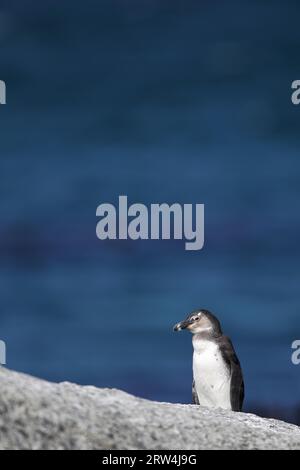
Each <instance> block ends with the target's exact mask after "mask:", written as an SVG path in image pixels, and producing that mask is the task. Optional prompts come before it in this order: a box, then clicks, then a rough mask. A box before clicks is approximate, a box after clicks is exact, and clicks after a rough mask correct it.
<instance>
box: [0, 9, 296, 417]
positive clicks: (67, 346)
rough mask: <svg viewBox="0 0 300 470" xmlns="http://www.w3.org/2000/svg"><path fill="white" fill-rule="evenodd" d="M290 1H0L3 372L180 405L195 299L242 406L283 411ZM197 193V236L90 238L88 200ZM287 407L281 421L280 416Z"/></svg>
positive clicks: (292, 377)
mask: <svg viewBox="0 0 300 470" xmlns="http://www.w3.org/2000/svg"><path fill="white" fill-rule="evenodd" d="M299 13H300V4H299V2H297V1H290V2H288V4H283V2H279V1H272V2H270V1H261V0H260V1H258V0H251V1H250V0H249V1H245V2H237V1H231V0H230V1H228V2H222V1H221V0H219V1H217V0H214V1H200V0H198V1H187V2H179V1H176V0H174V1H172V2H163V1H158V0H151V1H150V0H139V1H137V0H136V1H134V0H130V1H125V0H124V1H121V0H120V1H117V0H110V1H106V0H101V1H98V2H96V1H91V0H87V1H85V2H78V1H72V2H71V1H69V0H67V1H65V2H57V3H56V2H50V1H49V0H46V1H45V0H44V1H43V2H41V3H40V4H38V3H36V2H33V1H28V2H18V1H16V0H13V1H10V2H6V1H4V2H3V6H2V7H1V8H0V44H1V53H0V57H1V69H0V75H1V76H0V79H2V80H5V81H6V84H7V89H8V96H7V101H8V104H7V106H1V108H0V155H1V158H0V195H1V197H0V214H1V218H0V260H1V266H0V306H1V313H0V338H1V339H3V340H5V341H6V342H7V360H8V366H9V367H10V368H12V369H17V370H20V371H24V372H27V373H31V374H34V375H37V376H40V377H43V378H46V379H50V380H55V381H62V380H63V381H65V380H68V381H75V382H79V383H82V384H93V385H97V386H101V387H102V386H105V387H118V388H121V389H124V390H126V391H128V392H131V393H134V394H137V395H140V396H143V397H147V398H151V399H155V400H164V401H174V402H175V401H176V402H177V401H178V402H189V401H190V399H191V359H192V356H191V352H192V350H191V337H190V336H189V335H188V334H180V335H175V334H173V332H172V326H173V324H174V323H175V322H177V321H179V320H181V319H182V318H183V317H184V316H185V315H186V314H187V313H189V312H190V311H191V310H193V309H194V308H196V307H206V308H209V309H211V310H212V311H213V312H215V313H216V314H217V315H218V316H219V317H220V319H221V321H222V324H223V326H224V330H225V332H226V333H227V334H228V335H230V336H231V338H232V339H233V341H234V344H235V346H236V349H237V351H238V354H239V357H240V359H241V362H242V365H243V369H244V373H245V381H246V408H247V409H251V410H252V409H253V410H254V409H255V410H257V409H261V410H262V412H263V413H265V414H270V415H272V416H281V415H282V414H284V413H286V414H287V415H288V416H289V417H290V419H291V420H294V421H297V420H298V421H300V411H298V412H297V411H294V410H296V408H297V406H298V405H299V402H300V400H299V394H300V380H299V379H300V366H299V367H296V366H294V365H292V363H291V352H292V351H291V343H292V341H293V340H294V339H300V292H299V285H300V266H299V261H300V247H299V235H300V217H299V203H300V190H299V184H300V155H299V142H300V139H299V129H300V109H299V108H297V107H293V106H292V104H291V100H290V95H291V90H290V87H291V82H292V81H293V80H295V79H299V76H300V62H299V47H300V28H299V20H298V18H299ZM120 194H126V195H128V198H129V202H130V203H134V202H143V203H145V204H151V203H161V202H168V203H172V202H179V203H204V204H205V206H206V234H205V239H206V242H205V248H204V250H203V251H200V252H186V251H185V250H184V243H182V242H174V241H173V242H172V241H171V242H168V241H144V242H130V241H115V242H100V241H99V240H97V238H96V234H95V229H96V223H97V219H96V216H95V213H96V207H97V206H98V205H99V204H100V203H102V202H111V203H115V204H116V203H117V199H118V195H120ZM297 413H298V415H297Z"/></svg>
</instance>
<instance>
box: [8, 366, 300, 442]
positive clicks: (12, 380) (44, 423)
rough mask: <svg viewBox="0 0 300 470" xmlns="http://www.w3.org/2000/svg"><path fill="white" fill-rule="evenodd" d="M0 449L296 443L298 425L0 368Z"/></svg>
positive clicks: (297, 439) (298, 430) (298, 432)
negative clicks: (53, 380)
mask: <svg viewBox="0 0 300 470" xmlns="http://www.w3.org/2000/svg"><path fill="white" fill-rule="evenodd" d="M0 390H1V393H0V449H2V450H3V449H106V450H108V449H122V450H125V449H147V450H150V449H176V450H179V449H180V450H186V449H300V428H298V427H297V426H293V425H291V424H286V423H283V422H280V421H275V420H271V419H263V418H259V417H257V416H254V415H249V414H244V413H233V412H228V411H223V410H219V409H217V410H211V409H208V408H204V407H201V406H192V405H174V404H170V403H157V402H152V401H148V400H143V399H141V398H136V397H134V396H131V395H128V394H127V393H124V392H121V391H119V390H111V389H98V388H95V387H81V386H79V385H74V384H70V383H61V384H53V383H49V382H45V381H42V380H39V379H36V378H33V377H30V376H27V375H23V374H19V373H17V372H11V371H9V370H7V369H4V368H1V369H0Z"/></svg>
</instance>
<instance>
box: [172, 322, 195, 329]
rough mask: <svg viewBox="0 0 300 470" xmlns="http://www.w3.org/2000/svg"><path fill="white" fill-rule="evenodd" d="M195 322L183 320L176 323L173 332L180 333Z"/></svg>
mask: <svg viewBox="0 0 300 470" xmlns="http://www.w3.org/2000/svg"><path fill="white" fill-rule="evenodd" d="M192 323H193V322H192V321H191V320H183V321H180V322H179V323H176V325H175V326H174V328H173V330H174V331H180V330H185V329H186V328H187V327H188V326H189V325H191V324H192Z"/></svg>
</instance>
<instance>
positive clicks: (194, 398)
mask: <svg viewBox="0 0 300 470" xmlns="http://www.w3.org/2000/svg"><path fill="white" fill-rule="evenodd" d="M192 399H193V405H200V402H199V398H198V395H197V392H196V386H195V380H193V385H192Z"/></svg>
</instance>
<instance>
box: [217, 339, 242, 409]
mask: <svg viewBox="0 0 300 470" xmlns="http://www.w3.org/2000/svg"><path fill="white" fill-rule="evenodd" d="M219 345H220V346H221V351H222V356H223V359H224V361H225V362H226V363H227V366H228V368H229V371H230V377H231V380H230V382H231V384H230V401H231V409H232V411H242V408H243V402H244V395H245V391H244V380H243V373H242V369H241V365H240V361H239V360H238V358H237V355H236V353H235V350H234V347H233V345H232V342H231V341H230V339H229V338H228V337H227V336H222V337H221V338H220V339H219Z"/></svg>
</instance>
